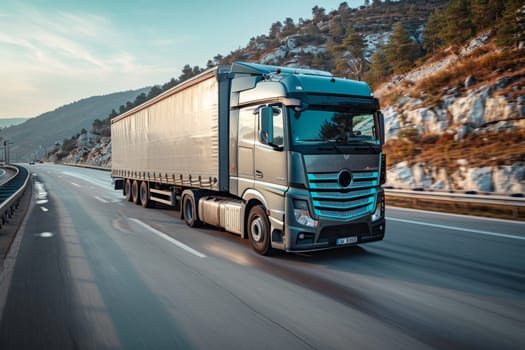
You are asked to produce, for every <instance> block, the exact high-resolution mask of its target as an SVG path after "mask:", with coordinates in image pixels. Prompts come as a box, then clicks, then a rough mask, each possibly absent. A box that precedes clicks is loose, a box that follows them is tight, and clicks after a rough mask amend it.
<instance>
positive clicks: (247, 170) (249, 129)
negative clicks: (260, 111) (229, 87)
mask: <svg viewBox="0 0 525 350" xmlns="http://www.w3.org/2000/svg"><path fill="white" fill-rule="evenodd" d="M254 110H255V108H243V109H241V110H240V112H239V128H238V130H239V131H238V139H239V141H238V142H239V143H238V149H237V162H238V164H237V171H238V192H237V193H238V194H239V195H242V193H244V191H245V190H247V189H250V188H253V183H254V161H253V157H254V141H255V125H256V123H255V119H256V118H257V115H255V114H254Z"/></svg>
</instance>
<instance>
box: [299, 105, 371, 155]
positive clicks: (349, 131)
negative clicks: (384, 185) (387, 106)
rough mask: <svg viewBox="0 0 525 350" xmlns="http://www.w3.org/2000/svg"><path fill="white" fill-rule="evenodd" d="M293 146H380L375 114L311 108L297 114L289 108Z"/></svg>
mask: <svg viewBox="0 0 525 350" xmlns="http://www.w3.org/2000/svg"><path fill="white" fill-rule="evenodd" d="M290 109H291V110H290V113H289V115H290V126H291V128H290V129H291V135H292V140H293V144H294V145H296V146H299V145H305V144H309V143H325V142H337V143H342V144H344V143H356V142H360V143H361V142H363V143H373V144H376V143H378V142H379V141H378V140H379V139H378V136H377V134H376V127H375V118H374V114H373V113H371V112H370V111H366V112H363V111H351V110H341V109H334V110H330V109H325V108H322V109H321V108H319V109H316V108H311V107H310V108H308V109H307V110H304V111H302V112H301V113H300V115H299V116H298V117H297V114H296V113H295V111H294V110H293V108H290Z"/></svg>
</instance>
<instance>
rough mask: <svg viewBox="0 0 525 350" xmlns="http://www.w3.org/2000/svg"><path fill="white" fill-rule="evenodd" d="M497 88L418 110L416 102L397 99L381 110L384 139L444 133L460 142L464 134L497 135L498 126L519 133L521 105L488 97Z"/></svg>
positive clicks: (451, 98)
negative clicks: (412, 133)
mask: <svg viewBox="0 0 525 350" xmlns="http://www.w3.org/2000/svg"><path fill="white" fill-rule="evenodd" d="M498 89H499V88H498V86H497V85H493V86H489V87H483V88H480V89H478V90H475V91H470V92H469V93H468V94H467V95H466V96H463V97H455V96H447V97H446V98H443V99H442V101H441V104H438V105H435V106H432V107H420V105H421V104H422V103H421V100H420V99H417V98H405V99H401V100H400V101H398V102H397V103H395V104H392V105H390V106H388V107H387V108H385V109H384V110H383V114H384V116H385V125H386V139H387V140H389V139H391V138H397V135H398V132H399V131H400V130H403V129H407V128H414V129H416V130H417V131H418V133H419V134H420V135H431V134H434V135H440V134H443V133H444V132H448V133H451V134H455V135H456V141H461V140H462V139H463V138H464V137H465V136H466V135H467V134H468V133H470V132H472V131H474V130H476V129H478V128H484V129H485V130H486V131H499V130H498V127H499V128H501V126H502V125H501V124H498V123H501V122H505V128H507V129H508V128H510V129H519V128H522V127H523V125H524V116H523V112H524V107H525V104H524V102H523V100H520V101H521V104H518V103H516V102H511V101H509V100H507V99H506V98H505V96H501V95H492V94H493V92H495V91H497V90H498Z"/></svg>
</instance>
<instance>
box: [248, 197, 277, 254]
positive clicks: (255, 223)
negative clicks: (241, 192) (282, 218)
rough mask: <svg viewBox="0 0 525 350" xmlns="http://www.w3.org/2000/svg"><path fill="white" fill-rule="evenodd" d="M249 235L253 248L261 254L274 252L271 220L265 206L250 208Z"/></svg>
mask: <svg viewBox="0 0 525 350" xmlns="http://www.w3.org/2000/svg"><path fill="white" fill-rule="evenodd" d="M248 237H249V238H250V245H251V246H252V248H253V250H255V251H256V252H257V253H259V254H261V255H270V254H271V253H272V244H271V242H270V241H271V239H270V221H269V220H268V216H267V215H266V212H265V210H264V208H263V207H262V206H261V205H256V206H254V207H253V208H252V209H251V210H250V214H249V215H248Z"/></svg>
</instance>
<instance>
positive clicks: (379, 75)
mask: <svg viewBox="0 0 525 350" xmlns="http://www.w3.org/2000/svg"><path fill="white" fill-rule="evenodd" d="M390 74H392V68H391V67H390V64H389V63H388V60H387V58H386V55H385V50H384V48H383V45H381V44H379V45H377V49H376V52H374V54H373V55H372V62H371V63H370V70H369V71H368V72H367V74H366V81H367V82H368V83H369V84H370V85H372V87H375V86H377V84H379V83H381V82H383V81H385V80H386V79H387V78H388V76H390Z"/></svg>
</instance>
